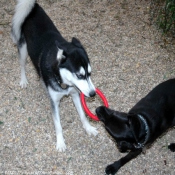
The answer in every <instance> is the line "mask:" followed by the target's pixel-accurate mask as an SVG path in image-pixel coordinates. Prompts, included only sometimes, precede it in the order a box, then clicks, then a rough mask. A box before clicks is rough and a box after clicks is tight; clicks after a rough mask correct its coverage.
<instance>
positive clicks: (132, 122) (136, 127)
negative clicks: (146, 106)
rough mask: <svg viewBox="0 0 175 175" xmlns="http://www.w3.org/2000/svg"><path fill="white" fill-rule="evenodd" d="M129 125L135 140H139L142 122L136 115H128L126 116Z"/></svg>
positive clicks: (142, 127) (142, 128) (141, 133)
mask: <svg viewBox="0 0 175 175" xmlns="http://www.w3.org/2000/svg"><path fill="white" fill-rule="evenodd" d="M128 121H129V126H130V129H131V131H132V134H133V136H134V138H135V140H136V142H137V143H138V142H139V138H141V137H142V135H143V130H144V126H143V122H142V121H141V119H140V118H139V117H138V116H137V115H130V116H128Z"/></svg>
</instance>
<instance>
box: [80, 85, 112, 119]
mask: <svg viewBox="0 0 175 175" xmlns="http://www.w3.org/2000/svg"><path fill="white" fill-rule="evenodd" d="M95 91H96V93H97V94H98V95H99V97H100V98H101V99H102V101H103V103H104V105H105V106H106V107H108V106H109V105H108V101H107V100H106V97H105V96H104V94H103V93H102V92H101V91H100V90H99V89H97V88H96V90H95ZM80 99H81V103H82V106H83V109H84V111H85V112H86V114H87V115H88V116H89V117H90V118H92V119H93V120H96V121H99V119H98V117H97V116H96V115H94V114H93V113H92V112H91V111H90V110H89V108H88V107H87V105H86V101H85V98H84V94H83V93H82V92H81V94H80Z"/></svg>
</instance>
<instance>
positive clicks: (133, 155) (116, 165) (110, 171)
mask: <svg viewBox="0 0 175 175" xmlns="http://www.w3.org/2000/svg"><path fill="white" fill-rule="evenodd" d="M141 152H142V149H139V150H137V151H134V152H133V151H130V152H129V153H128V154H127V155H126V156H125V157H122V158H121V159H120V160H118V161H116V162H114V163H113V164H111V165H108V166H107V167H106V174H108V175H109V174H111V175H115V173H116V172H117V171H118V170H119V169H120V168H121V167H122V166H123V165H125V164H126V163H127V162H129V161H130V160H131V159H134V158H136V157H137V156H138V155H139V154H140V153H141Z"/></svg>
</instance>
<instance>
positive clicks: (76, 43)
mask: <svg viewBox="0 0 175 175" xmlns="http://www.w3.org/2000/svg"><path fill="white" fill-rule="evenodd" d="M72 44H74V45H75V46H77V47H80V48H83V46H82V44H81V43H80V41H79V40H78V39H77V38H74V37H73V38H72Z"/></svg>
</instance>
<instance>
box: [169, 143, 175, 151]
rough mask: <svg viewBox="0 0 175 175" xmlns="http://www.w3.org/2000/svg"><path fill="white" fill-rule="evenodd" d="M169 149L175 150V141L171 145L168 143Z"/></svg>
mask: <svg viewBox="0 0 175 175" xmlns="http://www.w3.org/2000/svg"><path fill="white" fill-rule="evenodd" d="M168 149H170V151H172V152H175V143H171V144H170V145H168Z"/></svg>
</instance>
